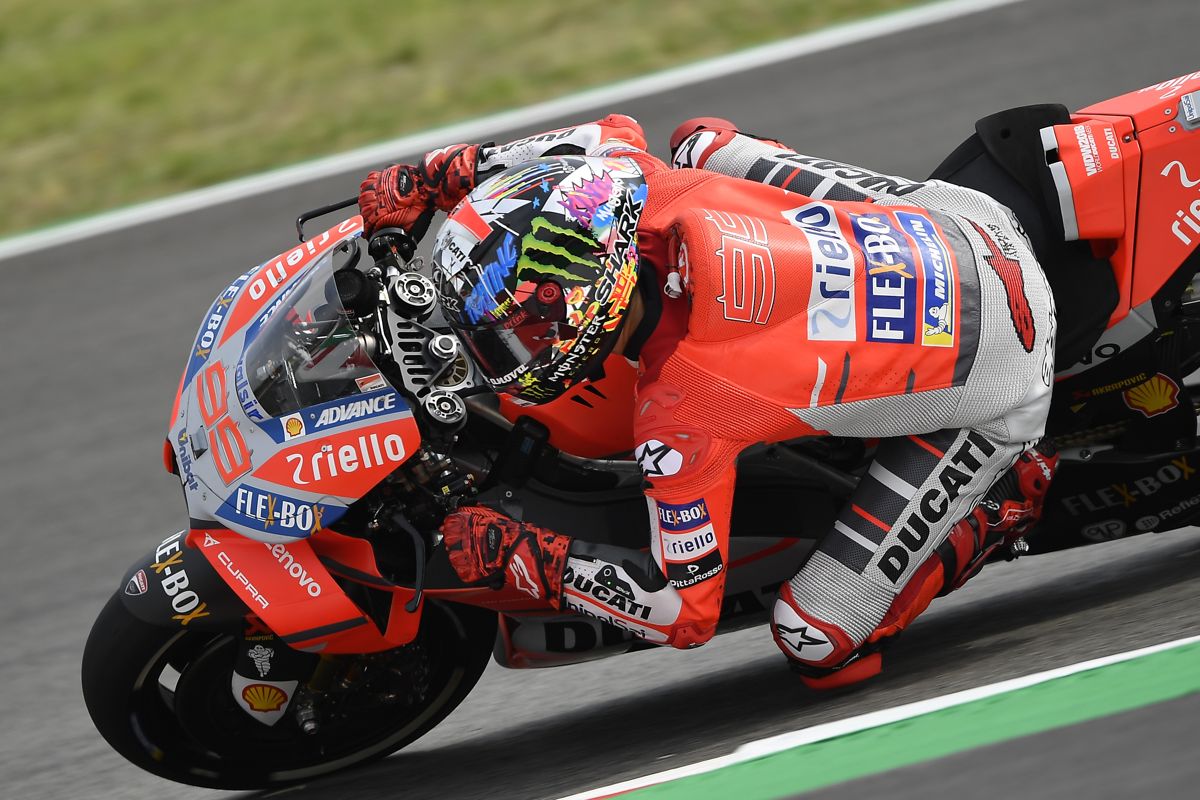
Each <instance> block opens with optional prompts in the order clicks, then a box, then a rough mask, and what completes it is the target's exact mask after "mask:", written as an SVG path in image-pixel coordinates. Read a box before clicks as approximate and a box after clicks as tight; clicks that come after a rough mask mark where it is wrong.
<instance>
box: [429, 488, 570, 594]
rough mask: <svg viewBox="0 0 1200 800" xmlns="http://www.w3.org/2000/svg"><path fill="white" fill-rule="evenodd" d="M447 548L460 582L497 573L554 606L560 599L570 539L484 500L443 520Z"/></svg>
mask: <svg viewBox="0 0 1200 800" xmlns="http://www.w3.org/2000/svg"><path fill="white" fill-rule="evenodd" d="M442 534H443V535H444V536H445V545H446V553H447V555H449V557H450V563H451V565H453V567H454V571H455V572H457V573H458V577H459V578H461V579H462V580H463V582H464V583H479V582H480V581H483V580H488V579H492V578H496V577H499V578H501V581H498V582H497V583H498V585H497V586H496V588H497V589H498V588H500V587H501V586H503V585H504V583H507V584H508V585H511V586H513V587H514V588H516V589H520V590H521V591H523V592H525V594H527V595H529V596H530V597H532V598H533V599H534V600H542V601H544V602H546V603H548V604H549V605H550V606H551V607H553V608H556V609H557V608H560V607H561V602H562V574H563V569H564V568H565V567H566V565H567V548H568V547H570V544H571V539H570V538H569V537H567V536H563V535H561V534H557V533H554V532H553V531H549V530H546V529H545V528H539V527H537V526H536V525H529V524H528V523H524V522H517V521H516V520H514V519H511V518H509V517H506V516H504V515H503V514H500V513H497V512H495V511H493V510H492V509H490V508H484V507H483V506H467V507H464V508H460V509H459V510H458V511H455V512H454V513H453V514H450V515H449V516H448V517H446V519H445V521H444V522H443V523H442Z"/></svg>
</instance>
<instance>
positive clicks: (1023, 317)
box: [971, 221, 1036, 353]
mask: <svg viewBox="0 0 1200 800" xmlns="http://www.w3.org/2000/svg"><path fill="white" fill-rule="evenodd" d="M971 226H972V227H973V228H975V230H976V231H977V232H978V233H979V235H980V236H982V237H983V241H984V242H985V243H986V244H987V247H988V250H990V251H991V254H990V255H986V256H984V257H983V260H984V261H986V262H988V264H989V265H990V266H991V268H992V270H993V271H994V272H995V273H996V276H997V277H998V278H1000V280H1001V282H1003V283H1004V293H1005V294H1006V295H1007V296H1008V313H1009V314H1010V315H1011V316H1012V322H1013V328H1014V329H1015V330H1016V332H1017V341H1019V342H1020V343H1021V347H1023V348H1025V352H1026V353H1032V352H1033V340H1034V337H1035V335H1036V331H1035V329H1034V325H1033V311H1032V310H1031V309H1030V308H1029V298H1027V297H1026V296H1025V277H1024V276H1023V275H1022V274H1021V264H1020V262H1019V261H1017V260H1016V259H1014V258H1012V256H1011V255H1009V254H1008V253H1006V252H1004V250H1003V249H1001V245H1000V244H998V243H997V242H996V240H995V239H994V238H992V235H989V234H988V232H987V231H985V230H984V229H983V228H981V227H980V226H979V225H978V224H977V223H975V222H974V221H972V222H971ZM988 227H989V228H992V226H990V225H989V226H988ZM993 233H996V234H998V233H999V232H998V231H996V230H995V229H993ZM1003 243H1004V244H1008V245H1009V247H1010V248H1011V246H1012V245H1011V244H1010V243H1009V242H1007V241H1006V240H1005V241H1004V242H1003Z"/></svg>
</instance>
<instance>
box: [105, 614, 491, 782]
mask: <svg viewBox="0 0 1200 800" xmlns="http://www.w3.org/2000/svg"><path fill="white" fill-rule="evenodd" d="M495 632H496V615H495V614H494V613H492V612H489V611H484V610H482V609H477V608H471V607H467V606H459V605H449V604H440V603H427V604H426V606H425V608H424V611H423V617H422V620H421V628H420V631H419V632H418V634H417V637H416V639H415V640H414V641H413V643H411V644H409V645H406V646H405V647H402V648H397V649H396V650H394V651H388V653H394V654H396V660H397V663H398V664H400V665H410V664H413V657H412V654H413V653H419V654H420V661H419V664H416V665H415V666H412V672H413V674H412V676H411V677H410V676H408V675H407V674H406V673H405V671H404V670H401V669H399V668H398V667H393V666H392V665H390V664H385V667H386V668H388V669H390V670H391V671H392V672H395V673H396V674H397V675H401V676H402V679H404V680H411V681H413V682H414V685H417V686H419V687H420V689H419V690H415V689H414V691H413V692H412V693H410V694H409V695H408V700H407V701H398V702H396V703H393V704H392V705H390V706H389V705H386V704H383V705H381V704H379V703H378V702H375V701H374V700H373V697H374V695H371V696H366V697H364V698H361V699H360V701H359V702H357V703H352V704H350V706H352V707H350V706H348V705H347V704H345V703H343V705H342V706H341V708H340V709H339V711H340V714H339V715H337V718H334V719H333V720H331V722H330V723H329V724H328V725H323V726H322V728H320V729H318V732H317V734H314V735H306V734H304V733H302V732H301V731H300V728H299V726H298V725H297V724H296V722H295V720H294V719H293V717H292V716H291V715H290V714H288V715H287V716H285V717H284V718H282V719H280V720H279V722H277V723H276V724H275V725H274V726H271V727H268V726H266V725H263V724H261V723H259V722H258V721H256V720H253V719H250V718H249V715H247V714H246V713H245V712H244V711H242V710H241V709H240V707H237V706H236V705H235V704H234V702H233V698H232V693H231V691H230V688H229V686H230V675H231V670H232V664H233V661H234V659H233V652H234V651H233V648H234V646H235V645H236V643H237V642H238V637H236V636H235V635H232V634H229V633H221V632H217V631H202V630H187V629H175V628H165V627H159V626H156V625H151V624H149V623H147V622H144V621H142V620H140V619H138V618H137V617H135V616H133V614H131V613H130V612H129V611H128V610H127V609H126V608H125V604H124V603H123V602H122V601H121V597H120V594H119V593H116V594H114V595H113V596H112V597H111V598H109V601H108V603H107V604H106V605H105V606H104V609H103V610H102V611H101V612H100V616H99V617H98V618H97V619H96V622H95V624H94V625H93V626H92V632H91V634H90V635H89V636H88V640H87V645H86V646H85V648H84V652H83V670H82V672H83V697H84V701H85V702H86V703H87V708H88V713H89V714H91V717H92V721H93V722H94V723H95V725H96V728H97V729H98V730H99V731H100V734H101V735H102V736H103V737H104V738H105V739H106V740H107V741H108V743H109V744H110V745H112V747H113V748H114V749H115V750H116V751H117V752H118V753H120V754H121V755H122V756H124V757H125V758H126V759H128V760H129V761H131V762H132V763H134V764H136V765H137V766H139V767H141V768H142V769H144V770H146V771H148V772H151V773H153V774H155V775H158V776H160V777H163V778H167V779H168V780H172V781H178V782H180V783H188V784H192V785H194V786H205V787H209V788H214V789H262V788H268V787H276V786H283V785H287V784H290V783H294V782H296V781H302V780H311V779H313V778H317V777H320V776H324V775H327V774H330V773H332V772H336V771H338V770H342V769H346V768H348V767H352V766H357V765H359V764H363V763H365V762H367V761H371V760H373V759H377V758H382V757H383V756H386V755H388V754H389V753H393V752H395V751H396V750H399V749H400V748H402V747H404V746H405V745H407V744H409V743H410V742H412V741H414V740H416V739H417V738H419V737H420V736H422V735H423V734H425V733H426V732H427V731H429V730H430V729H431V728H433V727H434V726H435V725H437V724H438V723H439V722H441V721H442V719H443V718H445V716H446V715H447V714H449V713H450V712H451V711H452V710H453V709H454V708H455V707H456V706H457V705H458V704H459V703H460V702H462V700H463V698H464V697H466V695H467V693H468V692H469V691H470V690H471V688H472V687H474V685H475V683H476V682H477V681H478V680H479V677H480V675H481V674H482V673H483V670H484V667H486V666H487V661H488V658H489V657H490V655H491V652H492V643H493V641H494V639H495ZM374 657H375V658H378V657H379V656H374ZM386 657H387V656H384V658H386ZM352 658H353V657H352ZM363 658H364V659H367V658H371V656H364V657H363ZM314 661H316V659H314ZM391 680H395V679H394V678H392V679H391ZM302 682H303V681H302ZM177 692H178V693H177ZM414 697H415V698H416V699H415V701H413V699H412V698H414ZM348 707H350V711H351V712H352V713H350V714H347V713H346V712H347V708H348ZM341 718H345V719H344V721H343V720H342V719H341Z"/></svg>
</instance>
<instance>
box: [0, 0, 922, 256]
mask: <svg viewBox="0 0 1200 800" xmlns="http://www.w3.org/2000/svg"><path fill="white" fill-rule="evenodd" d="M913 4H914V0H817V1H813V0H735V1H731V0H655V2H636V1H635V0H580V1H579V2H570V0H557V2H541V1H540V0H539V1H537V2H516V1H515V0H492V1H491V2H476V1H475V0H467V1H464V2H457V3H456V2H452V1H451V0H441V2H431V1H430V0H391V2H389V1H388V0H338V1H337V2H318V1H317V0H0V98H3V113H2V114H0V233H3V232H12V231H18V230H22V229H26V228H31V227H37V226H42V225H46V224H49V223H52V222H56V221H59V220H62V219H64V218H70V217H74V216H79V215H82V214H88V213H92V212H96V211H100V210H103V209H106V208H112V207H114V206H118V205H124V204H128V203H131V202H135V201H139V200H145V199H149V198H153V197H158V196H162V195H167V194H172V193H174V192H179V191H183V190H186V189H192V188H195V187H198V186H204V185H208V184H212V183H217V182H220V181H222V180H226V179H229V178H232V177H236V176H239V175H244V174H247V173H252V172H257V171H260V170H263V169H268V168H271V167H277V166H282V165H285V164H289V163H294V162H296V161H301V160H304V159H308V158H312V157H315V156H319V155H323V154H327V153H332V152H337V151H340V150H345V149H349V148H353V147H356V146H360V145H363V144H368V143H370V142H374V141H379V140H382V139H386V138H390V137H392V136H396V135H398V134H401V133H404V132H406V131H415V130H421V129H425V128H429V127H432V126H434V125H437V124H440V123H446V122H449V121H452V120H455V119H466V118H470V117H474V116H478V115H480V114H483V113H486V112H490V111H497V110H500V109H505V108H511V107H515V106H520V105H524V104H527V103H530V102H534V101H537V100H543V99H547V98H551V97H554V96H557V95H561V94H564V93H567V92H570V91H574V90H578V89H582V88H586V87H589V86H596V85H600V84H604V83H607V82H610V81H613V80H616V79H619V78H625V77H630V76H633V75H637V74H640V73H644V72H647V71H651V70H656V69H661V68H665V67H668V66H672V65H676V64H681V63H686V62H688V61H691V60H694V59H698V58H702V57H705V56H710V55H714V54H718V53H724V52H729V51H732V50H736V49H738V48H742V47H746V46H750V45H754V44H759V43H762V42H766V41H770V40H772V39H777V38H781V37H784V36H789V35H794V34H797V33H800V32H803V31H806V30H811V29H814V28H819V27H822V26H825V25H828V24H831V23H834V22H839V21H843V20H847V19H852V18H857V17H863V16H869V15H872V14H877V13H880V12H884V11H888V10H892V9H895V8H899V7H903V6H909V5H913Z"/></svg>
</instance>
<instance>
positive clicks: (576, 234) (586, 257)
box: [517, 217, 603, 281]
mask: <svg viewBox="0 0 1200 800" xmlns="http://www.w3.org/2000/svg"><path fill="white" fill-rule="evenodd" d="M602 250H603V248H602V247H601V246H600V242H598V241H596V238H595V237H594V236H592V235H591V234H590V233H586V232H584V231H580V230H579V229H574V228H563V227H560V226H558V225H555V224H554V223H552V222H550V221H549V220H547V219H546V218H545V217H538V218H537V219H535V220H534V221H533V225H532V227H531V229H530V231H529V233H527V234H525V237H524V238H523V239H521V251H522V252H521V259H520V261H518V262H517V277H518V278H519V279H522V280H528V279H529V278H528V275H527V274H526V273H528V272H536V273H538V274H541V275H558V276H561V277H563V278H566V279H567V280H571V281H591V280H594V279H595V277H596V273H597V272H599V271H600V261H599V259H598V257H597V255H598V253H599V252H601V251H602Z"/></svg>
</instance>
